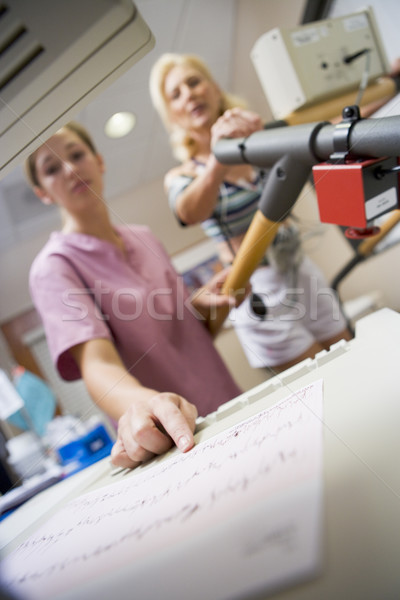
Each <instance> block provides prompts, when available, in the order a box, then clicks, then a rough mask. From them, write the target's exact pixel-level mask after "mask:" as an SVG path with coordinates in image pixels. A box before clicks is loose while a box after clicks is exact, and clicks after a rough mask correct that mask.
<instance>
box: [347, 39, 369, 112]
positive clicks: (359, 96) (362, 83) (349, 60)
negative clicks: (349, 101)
mask: <svg viewBox="0 0 400 600" xmlns="http://www.w3.org/2000/svg"><path fill="white" fill-rule="evenodd" d="M364 55H365V67H364V71H363V73H362V75H361V81H360V85H359V88H358V93H357V97H356V101H355V103H354V104H356V105H357V106H359V105H360V102H361V99H362V97H363V95H364V92H365V89H366V87H367V85H368V79H369V74H370V70H371V48H364V49H363V50H359V51H358V52H354V54H348V55H347V56H345V57H344V58H343V62H344V63H345V64H346V65H349V64H350V63H352V62H353V60H356V59H357V58H360V56H364Z"/></svg>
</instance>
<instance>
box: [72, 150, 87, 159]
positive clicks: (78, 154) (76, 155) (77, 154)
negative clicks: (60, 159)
mask: <svg viewBox="0 0 400 600" xmlns="http://www.w3.org/2000/svg"><path fill="white" fill-rule="evenodd" d="M84 156H85V153H84V151H83V150H77V151H76V152H74V153H73V155H72V160H75V161H77V160H80V159H81V158H83V157H84Z"/></svg>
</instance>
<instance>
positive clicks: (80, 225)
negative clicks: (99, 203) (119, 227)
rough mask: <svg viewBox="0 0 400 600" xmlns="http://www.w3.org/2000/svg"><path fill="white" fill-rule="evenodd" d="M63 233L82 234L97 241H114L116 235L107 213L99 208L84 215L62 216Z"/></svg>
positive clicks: (69, 214) (68, 214)
mask: <svg viewBox="0 0 400 600" xmlns="http://www.w3.org/2000/svg"><path fill="white" fill-rule="evenodd" d="M62 232H63V233H83V234H85V235H92V236H93V237H97V238H99V239H104V240H108V241H111V242H113V241H115V239H116V237H117V234H116V232H115V229H114V227H113V225H112V223H111V220H110V217H109V214H108V211H107V210H105V209H103V208H101V209H100V210H97V211H91V212H90V214H89V213H87V214H86V213H85V214H78V215H76V214H71V213H67V214H64V225H63V228H62Z"/></svg>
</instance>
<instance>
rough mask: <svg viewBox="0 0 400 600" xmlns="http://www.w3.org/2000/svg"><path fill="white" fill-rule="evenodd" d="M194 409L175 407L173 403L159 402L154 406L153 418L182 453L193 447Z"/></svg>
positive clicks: (192, 407)
mask: <svg viewBox="0 0 400 600" xmlns="http://www.w3.org/2000/svg"><path fill="white" fill-rule="evenodd" d="M194 410H195V407H194V406H193V405H192V404H188V406H187V407H186V406H177V404H175V403H174V402H162V401H159V402H157V403H156V405H155V406H154V416H155V417H156V418H157V420H158V421H159V422H160V424H161V425H162V427H163V428H164V429H165V432H166V433H167V434H168V435H169V436H170V437H171V439H172V440H173V442H174V444H175V445H176V446H177V447H178V448H179V450H181V451H182V452H187V451H188V450H190V449H191V448H193V446H194V437H193V431H194V428H195V425H196V416H197V411H196V413H195V412H194Z"/></svg>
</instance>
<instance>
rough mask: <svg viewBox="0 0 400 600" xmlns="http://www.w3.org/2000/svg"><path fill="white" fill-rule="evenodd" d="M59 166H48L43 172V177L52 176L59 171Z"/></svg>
mask: <svg viewBox="0 0 400 600" xmlns="http://www.w3.org/2000/svg"><path fill="white" fill-rule="evenodd" d="M59 168H60V167H59V165H49V166H48V167H47V168H46V170H45V175H54V174H55V173H57V171H58V170H59Z"/></svg>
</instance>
